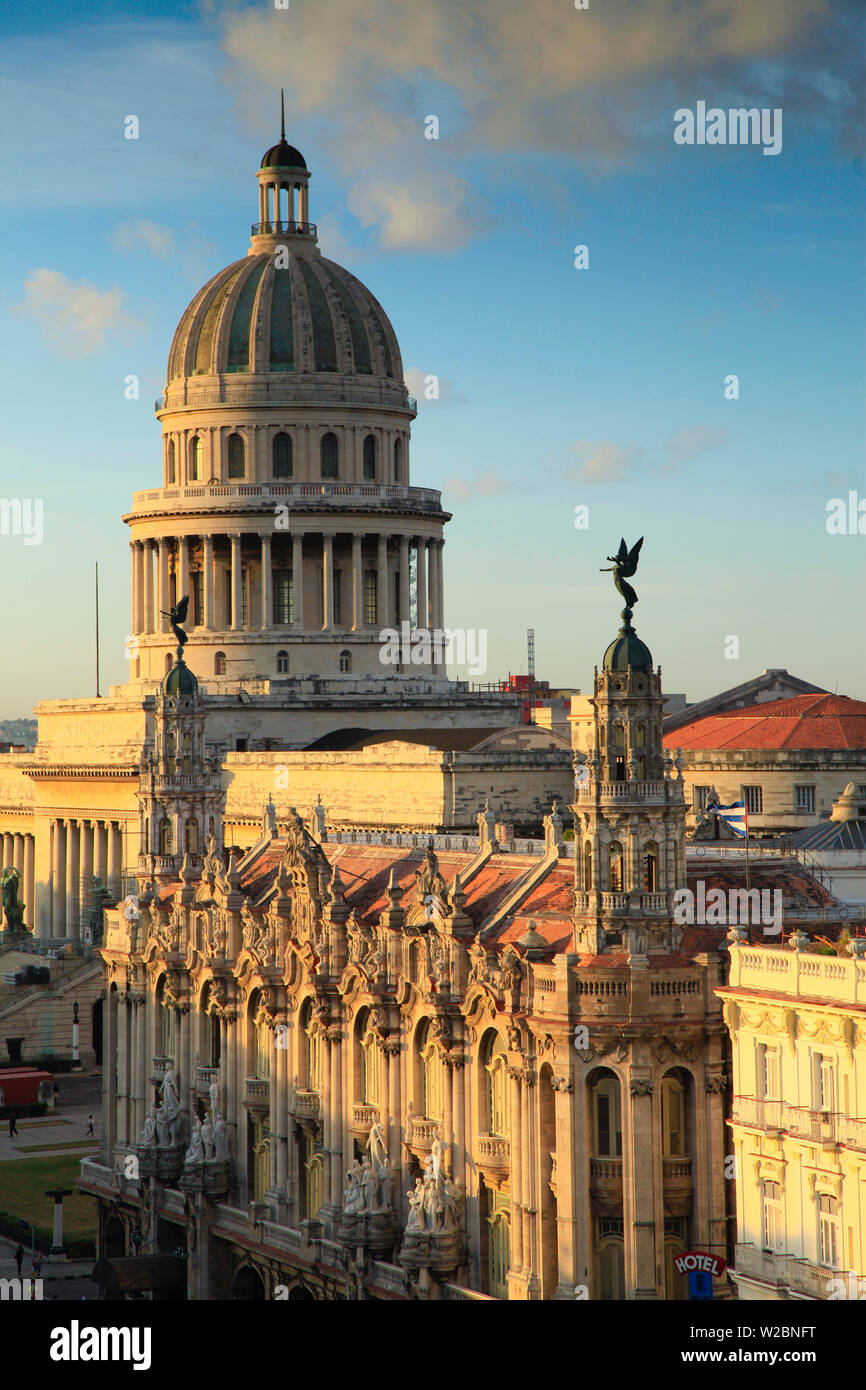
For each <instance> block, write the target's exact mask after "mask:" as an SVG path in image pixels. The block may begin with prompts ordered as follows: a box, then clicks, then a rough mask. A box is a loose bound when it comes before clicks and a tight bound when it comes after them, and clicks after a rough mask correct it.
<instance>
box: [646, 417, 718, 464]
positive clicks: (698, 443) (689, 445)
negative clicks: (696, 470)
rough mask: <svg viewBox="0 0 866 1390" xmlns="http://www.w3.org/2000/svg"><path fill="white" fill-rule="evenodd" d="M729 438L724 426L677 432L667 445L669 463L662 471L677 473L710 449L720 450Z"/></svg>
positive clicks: (698, 427) (702, 427)
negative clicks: (684, 465) (685, 464)
mask: <svg viewBox="0 0 866 1390" xmlns="http://www.w3.org/2000/svg"><path fill="white" fill-rule="evenodd" d="M727 437H728V432H727V430H726V429H725V427H724V425H719V426H717V427H716V428H715V429H710V428H709V427H708V426H706V425H693V426H692V427H691V428H688V429H686V428H683V429H680V430H677V432H676V434H675V435H673V436H672V437H671V438H670V439H669V440H668V443H667V450H668V459H669V463H668V465H667V467H665V468H663V469H662V472H664V473H676V472H679V470H680V469H681V468H682V466H683V464H684V463H691V462H692V460H693V459H696V458H699V457H700V455H701V454H705V453H706V452H707V451H708V450H709V449H718V448H719V447H720V446H721V445H722V444H724V442H725V440H726V439H727Z"/></svg>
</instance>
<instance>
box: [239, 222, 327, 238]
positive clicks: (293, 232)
mask: <svg viewBox="0 0 866 1390" xmlns="http://www.w3.org/2000/svg"><path fill="white" fill-rule="evenodd" d="M283 232H284V233H285V234H286V235H287V236H315V235H316V224H315V222H253V224H252V226H251V227H250V236H268V235H275V236H279V235H280V234H281V233H283Z"/></svg>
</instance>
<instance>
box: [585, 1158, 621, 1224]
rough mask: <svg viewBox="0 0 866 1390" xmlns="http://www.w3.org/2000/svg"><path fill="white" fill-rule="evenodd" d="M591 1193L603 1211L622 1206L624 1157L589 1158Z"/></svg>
mask: <svg viewBox="0 0 866 1390" xmlns="http://www.w3.org/2000/svg"><path fill="white" fill-rule="evenodd" d="M589 1194H590V1196H591V1198H592V1200H593V1202H594V1203H595V1204H596V1206H598V1207H600V1208H601V1209H602V1210H603V1211H607V1210H611V1211H612V1210H614V1208H617V1207H621V1206H622V1159H621V1158H591V1159H590V1160H589Z"/></svg>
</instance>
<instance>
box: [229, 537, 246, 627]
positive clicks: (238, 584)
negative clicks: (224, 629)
mask: <svg viewBox="0 0 866 1390" xmlns="http://www.w3.org/2000/svg"><path fill="white" fill-rule="evenodd" d="M230 539H231V544H232V611H231V621H230V623H229V626H230V627H231V628H232V630H233V631H235V630H236V629H237V628H239V627H241V626H242V623H241V617H242V615H243V593H242V585H243V570H242V569H241V535H240V532H239V531H233V532H232V534H231V537H230Z"/></svg>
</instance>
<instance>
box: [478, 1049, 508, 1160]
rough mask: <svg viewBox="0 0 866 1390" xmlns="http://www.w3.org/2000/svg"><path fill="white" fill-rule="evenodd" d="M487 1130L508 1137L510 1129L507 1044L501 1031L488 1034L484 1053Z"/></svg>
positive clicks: (489, 1132) (504, 1137)
mask: <svg viewBox="0 0 866 1390" xmlns="http://www.w3.org/2000/svg"><path fill="white" fill-rule="evenodd" d="M483 1055H484V1057H485V1061H484V1072H485V1092H486V1099H487V1115H486V1120H487V1126H488V1129H487V1132H488V1134H497V1135H500V1136H501V1137H502V1138H503V1139H507V1138H508V1135H509V1130H510V1114H509V1095H508V1073H507V1071H506V1063H507V1058H506V1053H505V1044H504V1042H503V1041H502V1038H501V1036H500V1035H499V1033H492V1034H490V1035H489V1036H488V1038H487V1040H486V1043H485V1048H484V1053H483Z"/></svg>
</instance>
